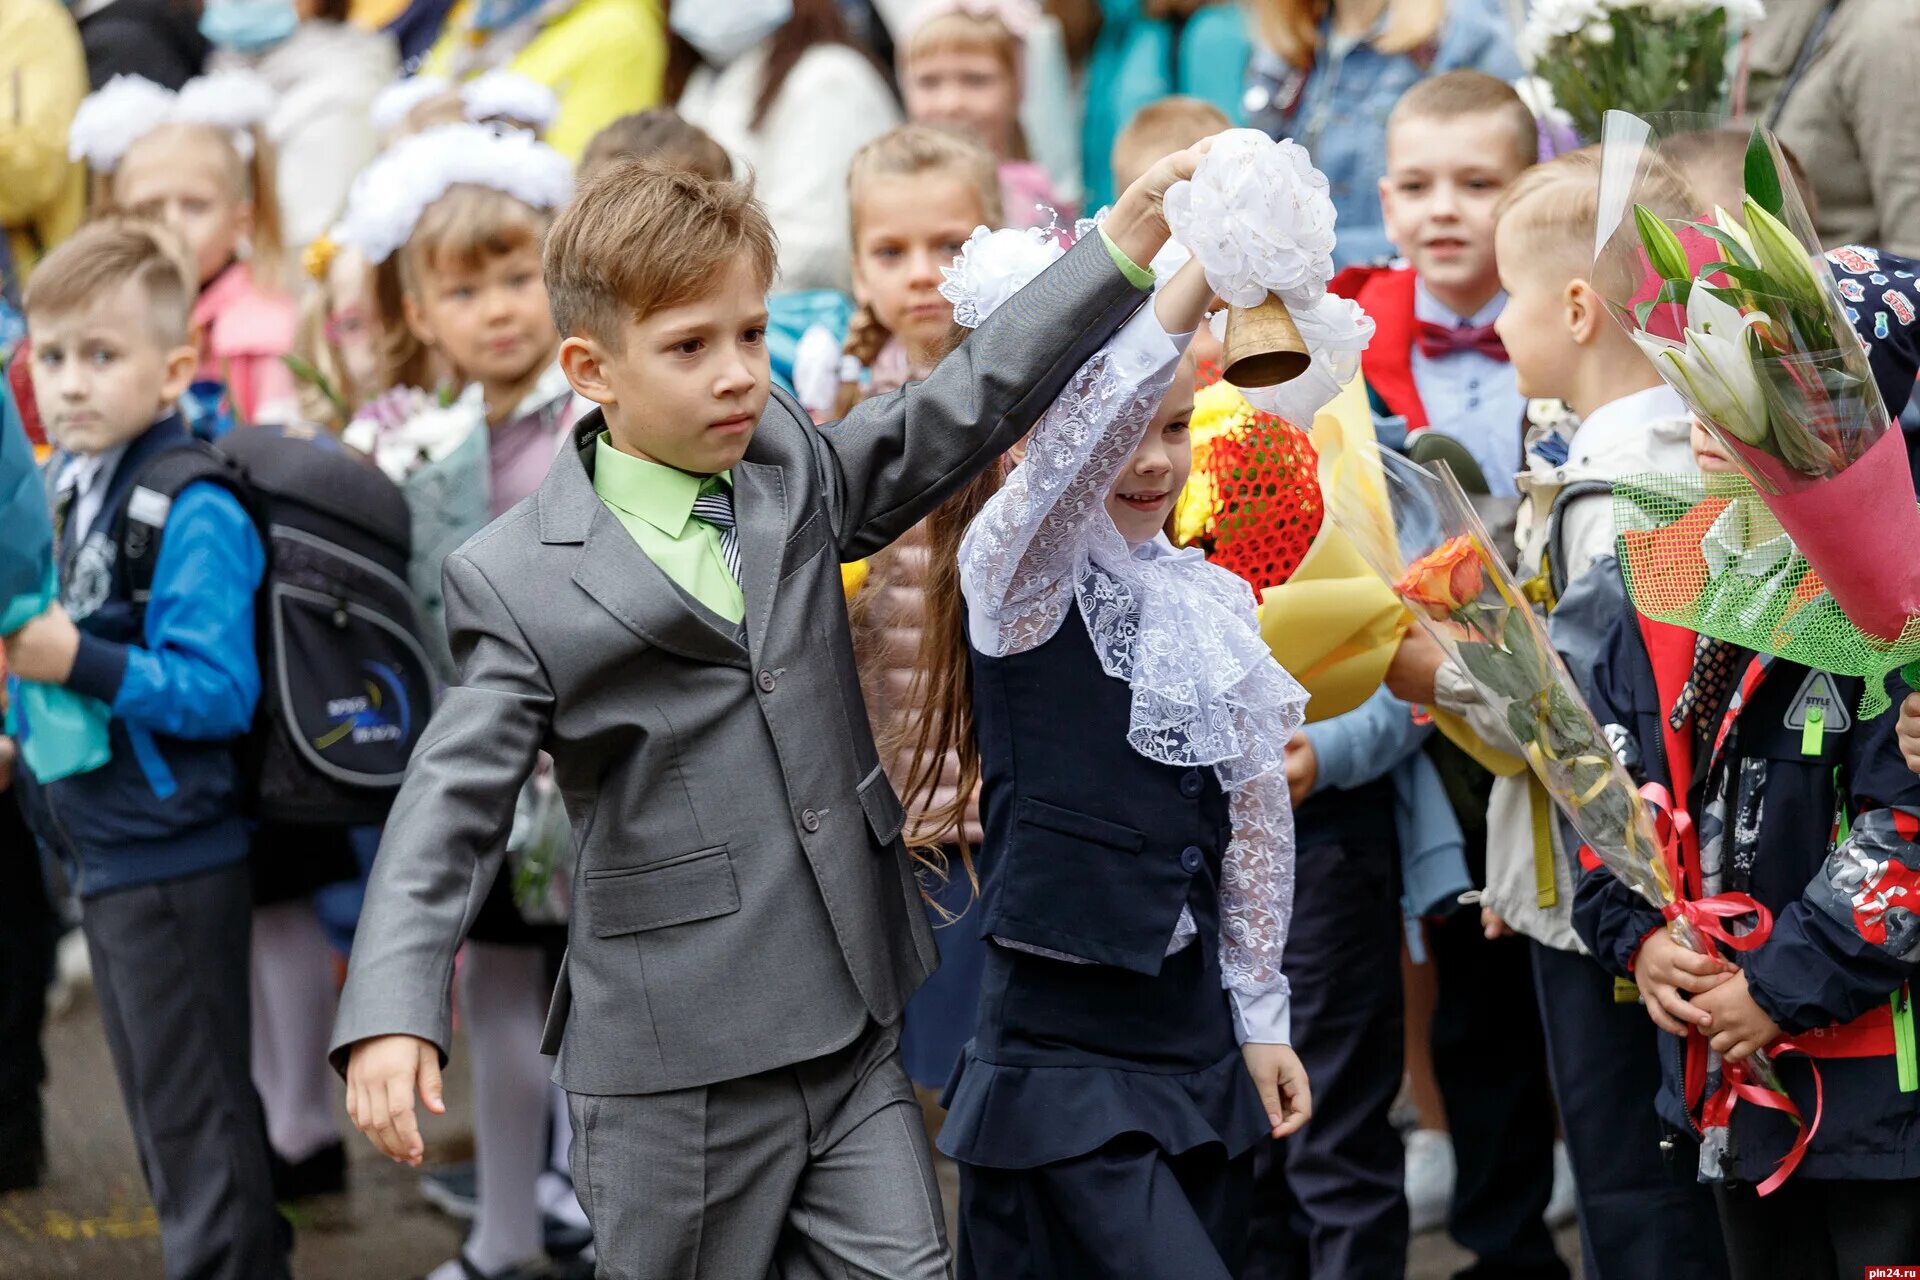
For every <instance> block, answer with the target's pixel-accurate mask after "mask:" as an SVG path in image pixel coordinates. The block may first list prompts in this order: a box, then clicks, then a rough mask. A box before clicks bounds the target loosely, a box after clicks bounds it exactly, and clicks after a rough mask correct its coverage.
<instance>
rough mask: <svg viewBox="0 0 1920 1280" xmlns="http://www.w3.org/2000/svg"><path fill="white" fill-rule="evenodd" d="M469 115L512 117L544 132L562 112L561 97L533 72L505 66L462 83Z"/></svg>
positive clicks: (463, 103)
mask: <svg viewBox="0 0 1920 1280" xmlns="http://www.w3.org/2000/svg"><path fill="white" fill-rule="evenodd" d="M460 105H461V107H462V108H463V109H464V110H465V112H466V116H467V119H469V120H471V121H473V122H475V123H476V124H477V123H479V122H480V121H483V120H511V121H513V122H514V123H516V124H524V125H527V126H529V127H530V128H533V129H537V130H540V131H542V132H544V131H545V130H546V129H547V127H548V126H549V125H551V124H552V123H553V121H554V117H556V116H558V115H559V114H560V99H559V98H558V97H557V96H556V95H555V94H554V92H553V90H552V89H549V88H548V87H547V86H546V85H544V84H541V83H540V82H539V81H538V80H535V79H533V78H532V77H531V76H523V75H521V74H520V73H519V72H518V71H508V70H506V69H505V68H504V67H502V68H496V69H495V70H492V71H488V72H485V73H484V74H481V75H477V76H475V77H474V78H473V79H471V80H469V81H467V82H466V83H465V84H463V85H461V86H460Z"/></svg>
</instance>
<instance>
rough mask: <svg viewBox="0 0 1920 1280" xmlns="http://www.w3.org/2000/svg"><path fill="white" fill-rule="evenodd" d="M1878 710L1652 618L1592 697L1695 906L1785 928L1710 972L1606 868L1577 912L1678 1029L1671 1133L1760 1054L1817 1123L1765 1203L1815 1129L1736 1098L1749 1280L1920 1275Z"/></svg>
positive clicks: (1730, 1149) (1912, 831) (1890, 748)
mask: <svg viewBox="0 0 1920 1280" xmlns="http://www.w3.org/2000/svg"><path fill="white" fill-rule="evenodd" d="M1694 452H1695V456H1696V458H1697V459H1698V460H1699V462H1700V464H1701V469H1702V470H1704V471H1716V470H1719V471H1725V470H1730V469H1731V468H1732V464H1731V463H1730V462H1729V461H1727V459H1726V458H1725V457H1724V456H1723V455H1722V454H1721V453H1720V451H1719V449H1718V447H1717V445H1716V444H1715V443H1714V442H1713V441H1712V440H1711V438H1710V437H1708V436H1707V435H1706V433H1705V432H1704V431H1703V430H1701V429H1700V428H1698V427H1697V426H1696V428H1695V430H1694ZM1898 679H1899V678H1898V677H1897V676H1896V677H1893V678H1892V681H1893V682H1894V683H1898ZM1890 692H1892V693H1894V694H1895V695H1896V696H1897V695H1898V693H1899V692H1900V690H1898V689H1890ZM1860 693H1861V682H1860V681H1859V680H1857V679H1850V678H1842V677H1836V676H1832V675H1828V674H1826V673H1824V672H1818V671H1812V670H1809V669H1808V668H1805V667H1801V666H1797V665H1795V664H1793V663H1789V662H1784V661H1780V660H1778V659H1771V658H1766V657H1760V656H1756V655H1754V654H1751V653H1749V652H1747V651H1745V650H1741V649H1737V648H1735V647H1733V646H1731V645H1725V644H1722V643H1719V642H1713V641H1707V642H1700V641H1697V640H1696V637H1695V636H1694V635H1693V633H1692V632H1688V631H1684V630H1682V629H1680V628H1678V627H1673V626H1668V625H1666V624H1662V623H1656V622H1653V621H1652V620H1650V619H1647V618H1645V617H1641V616H1638V615H1636V614H1632V613H1627V614H1626V615H1625V616H1624V617H1623V618H1622V620H1621V621H1620V623H1619V624H1618V625H1617V626H1616V627H1615V629H1614V630H1613V632H1612V634H1611V636H1610V638H1609V640H1608V642H1607V644H1606V646H1605V648H1604V650H1603V652H1602V654H1601V656H1600V659H1599V661H1598V662H1597V663H1596V664H1595V667H1594V670H1593V675H1592V683H1591V687H1590V688H1589V694H1590V696H1591V697H1592V699H1593V709H1594V713H1595V715H1596V716H1597V717H1598V718H1599V720H1600V721H1601V723H1602V724H1603V725H1605V726H1606V727H1607V733H1608V736H1609V738H1610V739H1611V740H1612V741H1613V742H1614V744H1615V746H1616V748H1617V749H1619V750H1620V751H1621V754H1622V756H1623V758H1624V759H1625V761H1626V763H1627V766H1628V769H1629V771H1630V772H1631V773H1633V774H1634V776H1635V780H1636V781H1637V782H1653V783H1657V784H1659V785H1661V786H1663V787H1665V788H1666V789H1667V790H1668V792H1669V793H1671V795H1672V796H1673V803H1674V806H1675V807H1676V809H1677V810H1683V811H1684V812H1685V813H1686V814H1688V815H1691V817H1692V826H1693V829H1694V832H1695V835H1696V837H1697V841H1689V842H1688V844H1687V845H1686V848H1687V850H1688V852H1687V855H1686V856H1685V857H1684V862H1685V863H1686V866H1687V870H1686V873H1685V876H1684V879H1685V880H1686V881H1687V883H1686V884H1685V885H1684V886H1683V890H1682V892H1683V894H1684V896H1685V897H1687V898H1692V899H1700V898H1706V897H1710V896H1714V895H1717V894H1721V893H1745V894H1750V895H1751V896H1752V897H1753V898H1754V899H1756V900H1758V902H1759V903H1760V905H1762V906H1763V907H1765V908H1766V909H1767V910H1768V911H1769V912H1771V914H1772V917H1773V925H1772V930H1771V932H1770V934H1769V935H1768V936H1767V938H1766V940H1765V941H1764V942H1762V943H1761V944H1759V945H1758V946H1756V947H1753V948H1752V949H1750V950H1745V951H1740V952H1732V951H1728V950H1727V949H1725V948H1723V949H1722V956H1723V957H1725V958H1723V959H1720V960H1714V959H1708V958H1706V957H1703V956H1699V955H1696V954H1694V953H1692V952H1690V951H1687V950H1686V949H1685V948H1683V947H1681V946H1680V945H1679V944H1678V943H1677V942H1675V941H1674V940H1673V939H1672V938H1671V937H1670V936H1669V935H1668V934H1667V932H1666V930H1665V927H1664V923H1663V921H1662V919H1661V916H1660V913H1659V912H1657V911H1656V910H1654V909H1653V908H1652V907H1650V906H1648V905H1647V904H1646V903H1645V902H1644V901H1643V900H1641V899H1640V898H1638V897H1636V896H1635V895H1633V894H1632V893H1631V892H1630V891H1629V890H1628V889H1627V888H1626V887H1625V886H1624V885H1623V884H1621V883H1620V882H1619V881H1618V880H1616V879H1615V878H1614V877H1613V876H1612V875H1611V874H1609V873H1608V872H1607V871H1606V870H1604V869H1603V868H1600V867H1598V866H1597V865H1592V866H1589V867H1588V869H1587V870H1586V872H1585V874H1584V876H1583V878H1582V880H1581V882H1580V885H1579V888H1578V892H1577V896H1576V901H1575V906H1574V922H1575V927H1576V928H1577V929H1578V931H1579V933H1580V936H1581V938H1582V940H1584V941H1585V942H1586V944H1587V945H1588V947H1590V948H1591V949H1592V951H1593V954H1594V957H1595V958H1596V959H1597V960H1599V961H1600V963H1601V964H1602V965H1604V966H1605V967H1607V968H1608V969H1610V970H1612V971H1613V972H1614V973H1615V974H1616V976H1619V977H1623V978H1629V979H1631V980H1633V981H1634V982H1636V983H1637V984H1638V985H1639V987H1640V991H1641V994H1642V997H1643V999H1644V1000H1645V1003H1646V1006H1647V1012H1648V1015H1649V1016H1650V1017H1651V1018H1652V1019H1653V1021H1654V1022H1655V1023H1656V1024H1657V1025H1659V1026H1660V1028H1661V1029H1662V1030H1664V1031H1667V1032H1669V1033H1670V1035H1669V1036H1667V1037H1663V1038H1662V1042H1661V1049H1662V1053H1663V1058H1664V1063H1665V1068H1666V1069H1665V1071H1664V1072H1663V1078H1662V1085H1661V1091H1660V1096H1659V1098H1658V1100H1657V1106H1658V1109H1659V1111H1660V1115H1661V1117H1662V1119H1663V1120H1664V1121H1665V1123H1666V1124H1667V1125H1669V1126H1670V1127H1672V1128H1673V1129H1674V1130H1675V1131H1677V1132H1697V1131H1698V1128H1699V1125H1700V1122H1701V1115H1702V1106H1703V1103H1705V1102H1706V1100H1707V1099H1708V1098H1710V1097H1711V1096H1712V1095H1714V1094H1715V1093H1717V1092H1719V1091H1720V1090H1721V1088H1722V1085H1723V1082H1724V1073H1725V1064H1732V1063H1740V1062H1743V1061H1745V1060H1746V1059H1747V1058H1749V1057H1750V1056H1751V1055H1752V1053H1753V1052H1754V1051H1755V1050H1756V1049H1761V1048H1767V1049H1769V1051H1770V1053H1772V1054H1773V1055H1774V1057H1775V1064H1776V1067H1777V1069H1778V1071H1779V1075H1780V1078H1781V1080H1782V1082H1783V1083H1784V1085H1785V1086H1786V1089H1787V1092H1788V1094H1789V1095H1790V1096H1791V1097H1792V1099H1793V1102H1794V1104H1795V1105H1796V1106H1797V1107H1798V1108H1799V1110H1800V1114H1801V1115H1802V1116H1803V1117H1804V1118H1805V1120H1806V1122H1807V1123H1808V1124H1809V1125H1811V1124H1812V1123H1813V1122H1814V1118H1815V1116H1816V1113H1817V1114H1818V1116H1819V1120H1818V1128H1817V1130H1816V1131H1815V1132H1814V1133H1813V1134H1812V1136H1811V1140H1810V1141H1809V1143H1808V1144H1807V1147H1806V1151H1805V1155H1804V1158H1803V1159H1802V1160H1801V1161H1800V1163H1799V1165H1798V1166H1797V1168H1796V1169H1795V1171H1794V1172H1793V1173H1792V1175H1791V1176H1790V1177H1789V1178H1787V1180H1786V1181H1785V1182H1784V1183H1783V1184H1782V1185H1781V1186H1780V1187H1779V1188H1778V1189H1777V1190H1775V1191H1773V1192H1772V1193H1771V1194H1770V1195H1769V1196H1768V1197H1767V1198H1766V1199H1764V1200H1763V1199H1761V1198H1760V1197H1759V1195H1758V1193H1757V1187H1758V1185H1759V1184H1761V1183H1763V1182H1765V1181H1766V1180H1767V1179H1768V1178H1769V1177H1770V1176H1771V1175H1772V1174H1773V1173H1774V1172H1775V1169H1776V1167H1777V1166H1778V1165H1779V1162H1780V1161H1781V1160H1782V1158H1783V1157H1784V1156H1786V1155H1787V1153H1788V1152H1789V1150H1790V1149H1792V1147H1793V1145H1794V1141H1795V1138H1796V1136H1798V1132H1799V1131H1797V1130H1796V1129H1795V1128H1794V1126H1793V1125H1792V1123H1791V1122H1790V1121H1789V1120H1788V1119H1787V1118H1786V1117H1784V1116H1783V1114H1782V1113H1781V1112H1779V1111H1777V1110H1770V1109H1767V1108H1765V1107H1762V1106H1760V1105H1757V1104H1756V1103H1754V1102H1752V1101H1745V1100H1742V1101H1738V1102H1737V1103H1736V1105H1735V1106H1734V1107H1733V1110H1732V1113H1731V1117H1730V1121H1729V1124H1728V1133H1727V1143H1726V1149H1725V1152H1724V1154H1723V1155H1722V1156H1721V1158H1720V1161H1719V1167H1718V1168H1717V1169H1714V1168H1710V1167H1708V1166H1709V1165H1710V1164H1711V1160H1710V1159H1703V1161H1702V1166H1703V1169H1702V1174H1703V1177H1708V1176H1711V1180H1713V1181H1714V1183H1715V1199H1716V1201H1717V1204H1718V1207H1719V1210H1720V1217H1721V1226H1722V1231H1723V1234H1724V1235H1725V1237H1726V1243H1727V1254H1728V1261H1729V1263H1730V1265H1731V1268H1732V1272H1733V1275H1734V1277H1735V1280H1742V1278H1743V1277H1748V1276H1761V1275H1768V1276H1787V1275H1791V1276H1795V1277H1806V1278H1808V1280H1818V1278H1820V1277H1853V1276H1858V1275H1862V1274H1870V1272H1869V1271H1868V1270H1867V1269H1869V1268H1872V1267H1876V1266H1890V1265H1895V1264H1908V1265H1910V1264H1913V1263H1915V1262H1920V1090H1916V1089H1915V1087H1914V1086H1915V1080H1914V1079H1913V1076H1914V1071H1915V1068H1914V1065H1913V1063H1912V1060H1911V1043H1912V1042H1911V1039H1910V1038H1909V1039H1908V1040H1907V1050H1906V1052H1905V1053H1902V1052H1900V1042H1899V1034H1898V1029H1899V1027H1900V1024H1901V1023H1902V1022H1903V1021H1904V1022H1905V1024H1906V1025H1907V1026H1909V1027H1910V1026H1911V1018H1912V1012H1911V1005H1910V998H1911V994H1910V993H1911V989H1912V985H1913V980H1914V978H1915V971H1916V969H1920V843H1917V842H1920V778H1916V777H1915V776H1914V775H1913V774H1912V773H1909V772H1908V771H1907V769H1906V768H1905V766H1904V763H1903V761H1902V759H1901V756H1900V752H1899V750H1898V748H1897V746H1896V744H1895V741H1894V723H1895V718H1894V717H1893V716H1891V715H1883V716H1881V717H1879V718H1878V719H1875V720H1869V721H1861V720H1859V719H1858V718H1857V716H1856V708H1857V707H1858V705H1859V699H1860ZM1709 1048H1710V1049H1711V1056H1710V1055H1709V1054H1708V1053H1707V1051H1706V1050H1707V1049H1709ZM1903 1059H1904V1060H1903ZM1595 1069H1600V1070H1603V1069H1604V1066H1603V1065H1602V1064H1595ZM1816 1070H1817V1072H1818V1079H1817V1080H1816V1074H1815V1073H1816ZM1723 1100H1724V1097H1723Z"/></svg>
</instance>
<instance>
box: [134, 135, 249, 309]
mask: <svg viewBox="0 0 1920 1280" xmlns="http://www.w3.org/2000/svg"><path fill="white" fill-rule="evenodd" d="M231 165H232V158H231V157H230V156H225V155H222V154H220V152H219V150H218V144H217V143H215V142H213V141H212V140H210V139H208V138H207V137H205V136H204V135H201V134H198V133H182V132H178V131H175V130H171V129H162V130H160V131H158V132H156V133H150V134H148V135H147V136H146V137H144V138H142V139H140V141H138V142H136V143H134V144H133V146H132V147H131V148H130V149H129V150H128V151H127V154H126V156H125V157H124V158H123V159H122V160H121V161H120V167H119V168H118V169H117V170H115V172H114V175H113V195H114V203H115V204H117V205H118V206H119V207H120V208H122V209H124V210H126V211H127V212H128V213H131V214H134V215H135V216H137V217H141V218H149V219H152V220H153V221H155V222H159V223H163V224H165V225H166V226H167V227H168V228H169V229H171V230H172V231H173V233H174V234H175V235H177V236H179V237H180V238H181V240H182V241H184V242H185V243H186V246H187V250H188V252H190V253H192V254H193V266H194V270H195V271H196V272H197V273H198V275H199V279H200V283H201V284H203V285H204V284H206V283H207V282H208V281H210V280H212V279H213V278H214V277H215V276H217V275H219V274H220V272H221V270H222V269H223V268H224V267H225V266H226V265H227V264H228V263H230V262H232V261H233V260H234V258H235V257H236V256H238V254H239V252H240V246H241V244H242V243H243V242H244V241H245V240H246V238H247V237H248V236H249V235H250V234H252V232H253V202H252V201H251V200H248V199H246V198H245V197H244V196H243V195H242V194H241V193H240V192H239V191H237V190H236V189H235V187H234V180H233V172H232V169H231V167H230V166H231Z"/></svg>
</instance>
